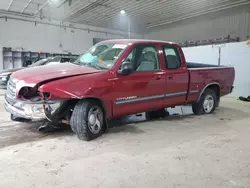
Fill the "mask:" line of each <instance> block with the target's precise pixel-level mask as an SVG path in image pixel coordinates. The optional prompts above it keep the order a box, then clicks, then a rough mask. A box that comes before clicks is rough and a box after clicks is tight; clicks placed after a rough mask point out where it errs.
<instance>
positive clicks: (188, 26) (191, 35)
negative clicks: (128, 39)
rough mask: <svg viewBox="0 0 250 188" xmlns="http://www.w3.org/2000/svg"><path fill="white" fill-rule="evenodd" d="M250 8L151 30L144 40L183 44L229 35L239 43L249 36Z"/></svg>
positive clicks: (241, 8)
mask: <svg viewBox="0 0 250 188" xmlns="http://www.w3.org/2000/svg"><path fill="white" fill-rule="evenodd" d="M249 25H250V8H249V6H248V7H246V6H245V7H240V8H237V9H230V10H226V11H223V12H218V13H216V14H215V13H214V14H210V15H206V16H202V17H197V18H194V19H189V20H186V21H181V22H177V23H173V24H169V25H166V26H165V27H158V28H154V29H151V30H149V31H148V32H147V34H146V35H145V37H146V38H149V39H156V40H167V41H175V42H185V41H193V40H205V39H213V38H218V37H224V36H227V35H229V34H230V35H231V36H234V37H240V40H241V41H244V40H246V37H247V36H250V28H249Z"/></svg>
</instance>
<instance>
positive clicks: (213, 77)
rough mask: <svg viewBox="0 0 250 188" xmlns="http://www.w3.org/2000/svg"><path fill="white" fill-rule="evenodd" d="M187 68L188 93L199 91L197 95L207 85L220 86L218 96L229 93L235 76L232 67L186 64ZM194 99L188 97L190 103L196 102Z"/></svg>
mask: <svg viewBox="0 0 250 188" xmlns="http://www.w3.org/2000/svg"><path fill="white" fill-rule="evenodd" d="M187 68H188V71H189V89H190V91H195V90H197V91H199V92H198V93H197V95H199V94H200V93H202V92H203V89H204V88H206V87H207V85H209V84H217V85H219V86H220V89H221V90H220V96H224V95H227V94H229V93H230V92H231V90H232V85H233V81H234V76H235V75H234V68H233V67H227V66H219V65H211V64H201V63H191V62H187ZM196 97H197V96H195V95H190V96H189V97H188V99H189V101H192V100H196Z"/></svg>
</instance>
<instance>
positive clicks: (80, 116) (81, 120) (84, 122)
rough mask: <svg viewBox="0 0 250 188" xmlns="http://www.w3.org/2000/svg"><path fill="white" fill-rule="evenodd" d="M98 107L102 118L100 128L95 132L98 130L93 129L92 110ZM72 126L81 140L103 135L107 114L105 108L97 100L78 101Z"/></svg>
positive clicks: (72, 117)
mask: <svg viewBox="0 0 250 188" xmlns="http://www.w3.org/2000/svg"><path fill="white" fill-rule="evenodd" d="M94 108H96V109H98V110H100V111H101V113H102V120H101V121H99V122H100V123H101V125H100V127H101V128H100V129H98V132H93V131H96V130H93V129H92V130H91V125H90V122H89V116H90V113H91V112H90V110H92V109H94ZM70 126H71V129H72V130H73V132H74V133H75V134H76V135H77V137H78V138H79V139H80V140H85V141H90V140H93V139H95V138H97V137H99V136H101V135H102V134H103V132H104V130H105V114H104V111H103V109H102V108H101V107H100V105H99V104H97V103H96V102H95V101H91V100H82V101H79V102H77V104H76V105H75V108H74V110H73V113H72V115H71V118H70Z"/></svg>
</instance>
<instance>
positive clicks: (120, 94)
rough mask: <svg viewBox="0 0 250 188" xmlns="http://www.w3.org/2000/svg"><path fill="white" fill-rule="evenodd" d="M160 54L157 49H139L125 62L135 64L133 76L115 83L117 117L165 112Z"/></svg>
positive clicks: (142, 47)
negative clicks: (156, 110) (158, 110)
mask: <svg viewBox="0 0 250 188" xmlns="http://www.w3.org/2000/svg"><path fill="white" fill-rule="evenodd" d="M158 51H159V50H158V48H157V47H156V46H154V45H144V44H143V45H136V46H134V47H133V48H132V50H131V52H130V53H129V55H128V56H127V57H126V58H125V61H131V62H132V63H133V65H134V66H133V68H134V72H133V73H131V74H129V75H127V76H122V75H117V78H116V80H114V84H113V88H112V91H113V92H112V93H113V97H112V98H114V101H113V115H114V116H122V115H128V114H134V113H139V112H145V111H149V110H153V109H159V108H163V98H164V88H163V87H162V86H164V84H165V79H164V77H163V74H164V71H162V70H161V68H160V59H159V54H158Z"/></svg>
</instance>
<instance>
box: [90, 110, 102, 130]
mask: <svg viewBox="0 0 250 188" xmlns="http://www.w3.org/2000/svg"><path fill="white" fill-rule="evenodd" d="M102 126H103V112H102V109H101V108H100V107H99V106H94V107H92V108H91V109H90V110H89V113H88V128H89V130H90V132H91V133H93V134H98V133H99V132H100V130H101V129H102Z"/></svg>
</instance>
